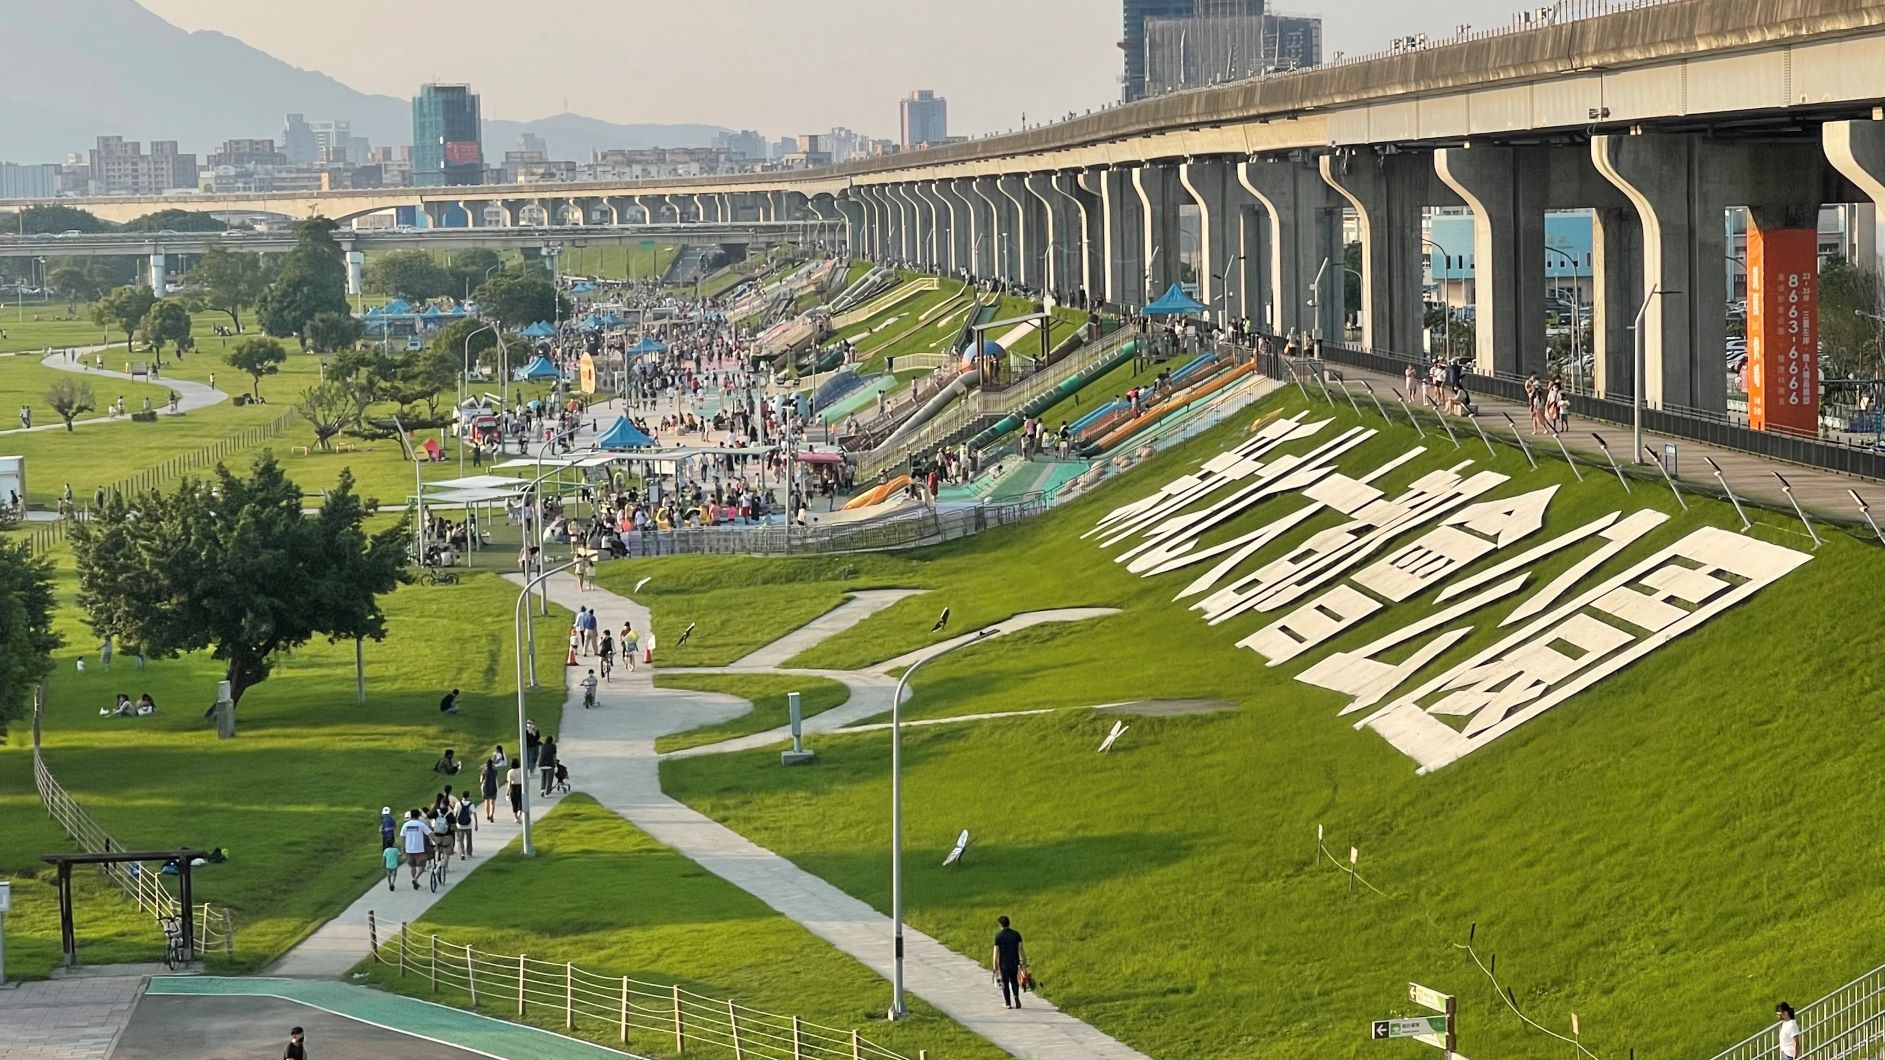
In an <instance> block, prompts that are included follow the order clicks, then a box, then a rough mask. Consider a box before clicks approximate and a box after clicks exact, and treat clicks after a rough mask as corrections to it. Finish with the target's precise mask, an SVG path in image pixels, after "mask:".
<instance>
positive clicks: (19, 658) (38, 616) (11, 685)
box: [0, 541, 60, 733]
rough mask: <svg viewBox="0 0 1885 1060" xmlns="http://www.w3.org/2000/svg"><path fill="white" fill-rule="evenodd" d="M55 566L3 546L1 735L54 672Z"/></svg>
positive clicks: (20, 545) (21, 547)
mask: <svg viewBox="0 0 1885 1060" xmlns="http://www.w3.org/2000/svg"><path fill="white" fill-rule="evenodd" d="M59 644H60V637H59V635H58V634H57V633H54V632H53V631H52V565H51V564H50V563H48V562H47V561H46V560H45V559H43V558H36V557H35V556H34V555H33V552H32V549H30V548H28V547H27V545H26V543H25V542H24V541H0V733H4V732H6V724H7V721H8V719H10V718H17V717H20V716H21V715H23V714H25V713H26V712H27V710H28V708H29V707H30V706H31V704H32V701H33V687H34V686H35V685H37V684H39V682H40V681H42V680H44V679H45V677H46V675H47V674H49V673H51V672H52V653H53V652H54V651H55V650H57V649H58V647H59Z"/></svg>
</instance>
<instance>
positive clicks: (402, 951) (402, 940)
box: [399, 922, 412, 979]
mask: <svg viewBox="0 0 1885 1060" xmlns="http://www.w3.org/2000/svg"><path fill="white" fill-rule="evenodd" d="M411 941H412V936H411V935H410V934H409V933H408V932H407V931H406V925H405V924H404V923H403V922H402V923H401V924H400V925H399V977H400V978H401V979H404V978H405V977H406V950H407V944H408V943H410V942H411Z"/></svg>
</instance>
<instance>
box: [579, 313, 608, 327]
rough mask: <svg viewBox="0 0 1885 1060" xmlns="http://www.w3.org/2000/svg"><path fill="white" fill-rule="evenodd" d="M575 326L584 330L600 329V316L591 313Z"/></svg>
mask: <svg viewBox="0 0 1885 1060" xmlns="http://www.w3.org/2000/svg"><path fill="white" fill-rule="evenodd" d="M576 326H577V327H578V328H581V329H582V330H584V331H601V330H602V318H601V317H599V316H596V315H595V314H594V313H591V314H589V315H588V316H586V317H584V318H583V319H582V323H580V324H578V325H576Z"/></svg>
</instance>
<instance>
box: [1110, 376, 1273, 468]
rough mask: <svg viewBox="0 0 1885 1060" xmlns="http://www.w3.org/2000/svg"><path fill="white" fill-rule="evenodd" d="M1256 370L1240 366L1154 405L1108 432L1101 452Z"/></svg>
mask: <svg viewBox="0 0 1885 1060" xmlns="http://www.w3.org/2000/svg"><path fill="white" fill-rule="evenodd" d="M1255 370H1256V366H1255V365H1250V364H1240V365H1238V366H1236V367H1235V368H1232V369H1231V370H1230V371H1228V372H1222V373H1219V374H1218V375H1217V376H1215V377H1214V378H1211V379H1208V380H1206V381H1205V382H1203V383H1200V384H1198V385H1197V386H1195V387H1193V388H1191V389H1189V390H1184V391H1180V392H1179V393H1177V394H1174V395H1172V396H1171V397H1169V398H1167V399H1166V400H1164V401H1162V402H1160V403H1159V404H1157V405H1154V406H1153V407H1151V408H1150V409H1147V410H1146V411H1144V412H1141V413H1139V415H1137V416H1135V417H1133V418H1132V419H1130V420H1127V421H1126V422H1125V423H1122V424H1120V425H1119V426H1117V427H1114V428H1113V429H1112V430H1111V431H1108V432H1107V433H1106V436H1105V437H1103V438H1101V439H1100V441H1099V450H1100V451H1101V452H1105V451H1106V450H1108V449H1111V448H1112V447H1113V446H1115V445H1118V444H1119V443H1120V442H1123V441H1125V440H1126V439H1128V438H1130V437H1132V436H1133V435H1135V434H1137V433H1139V432H1140V431H1141V430H1143V429H1145V428H1146V427H1149V426H1151V425H1152V424H1154V423H1156V422H1158V420H1159V419H1160V418H1162V417H1164V416H1165V415H1166V414H1167V413H1170V412H1174V411H1176V410H1178V409H1181V408H1184V407H1185V406H1186V405H1189V404H1191V403H1192V402H1193V401H1196V400H1198V399H1199V398H1201V397H1208V396H1210V395H1212V394H1215V393H1217V392H1218V391H1219V390H1222V389H1224V388H1225V387H1227V386H1229V385H1230V384H1232V383H1234V382H1236V381H1237V380H1239V379H1241V378H1243V377H1244V376H1246V375H1248V374H1250V373H1251V372H1253V371H1255Z"/></svg>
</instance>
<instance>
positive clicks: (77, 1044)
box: [0, 976, 144, 1060]
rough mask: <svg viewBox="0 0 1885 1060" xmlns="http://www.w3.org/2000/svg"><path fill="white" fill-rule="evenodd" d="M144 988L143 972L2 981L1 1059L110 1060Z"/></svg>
mask: <svg viewBox="0 0 1885 1060" xmlns="http://www.w3.org/2000/svg"><path fill="white" fill-rule="evenodd" d="M143 990H144V980H143V978H142V977H140V976H127V977H114V978H77V979H53V980H49V981H46V982H38V983H19V984H15V985H10V986H0V1060H105V1058H106V1057H109V1056H110V1055H111V1047H112V1043H113V1042H115V1041H117V1038H118V1034H119V1032H120V1031H121V1030H123V1028H124V1024H125V1021H126V1020H127V1019H129V1018H130V1015H131V1009H132V1008H133V1007H134V1006H135V1005H136V1004H137V999H138V995H139V994H140V993H142V992H143Z"/></svg>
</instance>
